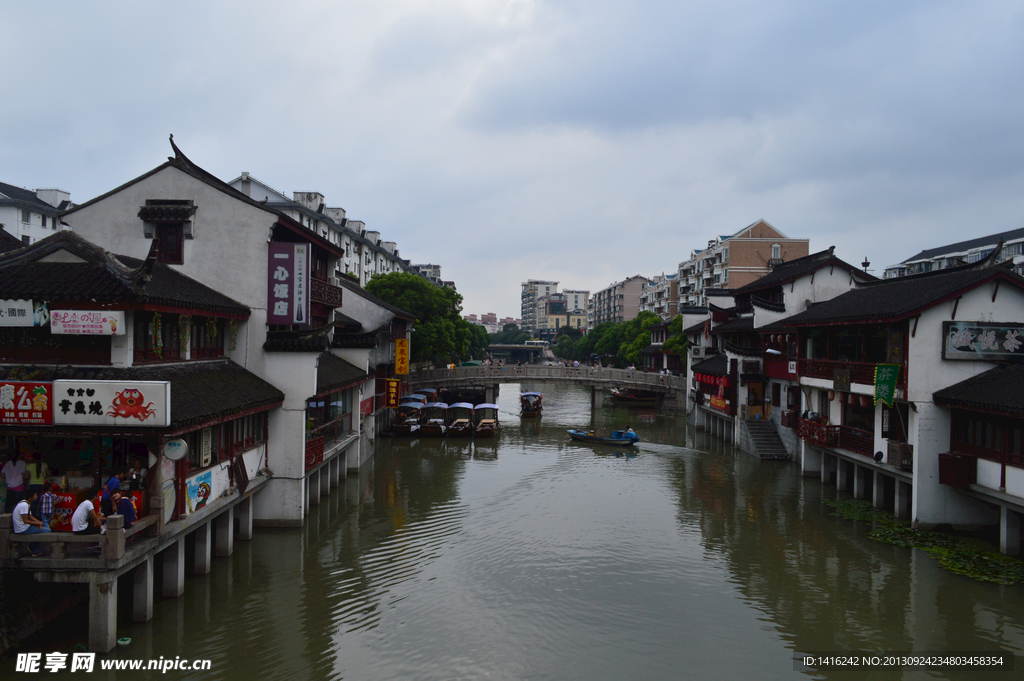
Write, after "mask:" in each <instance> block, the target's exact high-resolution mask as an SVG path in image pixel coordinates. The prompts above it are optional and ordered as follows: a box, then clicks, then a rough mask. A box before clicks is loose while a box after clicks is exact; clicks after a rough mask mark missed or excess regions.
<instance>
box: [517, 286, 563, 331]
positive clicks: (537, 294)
mask: <svg viewBox="0 0 1024 681" xmlns="http://www.w3.org/2000/svg"><path fill="white" fill-rule="evenodd" d="M521 286H522V289H523V291H522V307H521V310H522V318H523V321H522V325H521V327H520V328H522V329H523V330H524V331H529V332H530V333H533V334H536V333H537V302H538V301H539V300H540V299H541V298H543V297H544V296H549V295H551V294H552V293H558V282H557V281H545V280H542V279H528V280H527V281H524V282H523V283H522V284H521Z"/></svg>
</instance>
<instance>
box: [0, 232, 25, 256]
mask: <svg viewBox="0 0 1024 681" xmlns="http://www.w3.org/2000/svg"><path fill="white" fill-rule="evenodd" d="M24 247H25V244H24V243H22V241H21V239H19V238H18V237H16V236H14V235H13V234H8V233H7V230H5V229H0V253H6V252H7V251H15V250H17V249H19V248H24Z"/></svg>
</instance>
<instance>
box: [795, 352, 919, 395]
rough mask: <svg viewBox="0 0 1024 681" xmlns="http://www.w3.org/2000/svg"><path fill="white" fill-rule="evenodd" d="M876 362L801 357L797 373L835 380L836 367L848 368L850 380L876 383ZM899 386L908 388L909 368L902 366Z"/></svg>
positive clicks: (866, 383)
mask: <svg viewBox="0 0 1024 681" xmlns="http://www.w3.org/2000/svg"><path fill="white" fill-rule="evenodd" d="M876 366H878V364H876V363H875V362H846V361H842V360H836V359H801V360H799V361H798V363H797V373H798V374H800V375H801V376H807V377H809V378H824V379H826V380H829V381H831V380H834V379H835V373H836V369H848V370H849V371H850V380H851V381H852V382H854V383H860V384H863V385H874V384H875V367H876ZM897 386H898V387H900V388H904V389H906V387H907V369H906V367H905V366H901V367H900V377H899V382H898V383H897Z"/></svg>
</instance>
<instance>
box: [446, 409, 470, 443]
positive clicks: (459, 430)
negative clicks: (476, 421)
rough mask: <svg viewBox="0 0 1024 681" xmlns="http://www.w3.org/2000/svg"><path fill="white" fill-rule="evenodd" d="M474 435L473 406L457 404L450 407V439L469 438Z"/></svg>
mask: <svg viewBox="0 0 1024 681" xmlns="http://www.w3.org/2000/svg"><path fill="white" fill-rule="evenodd" d="M472 434H473V405H472V404H470V403H469V402H456V403H455V404H453V405H451V406H450V407H448V437H469V436H471V435H472Z"/></svg>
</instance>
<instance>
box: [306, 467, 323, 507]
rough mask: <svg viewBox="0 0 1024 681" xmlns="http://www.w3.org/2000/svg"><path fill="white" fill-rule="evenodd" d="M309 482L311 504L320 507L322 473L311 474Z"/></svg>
mask: <svg viewBox="0 0 1024 681" xmlns="http://www.w3.org/2000/svg"><path fill="white" fill-rule="evenodd" d="M321 470H323V469H321ZM307 480H308V484H309V503H310V504H313V505H314V506H315V505H318V504H319V503H320V471H317V472H315V473H311V474H310V476H309V477H308V478H307Z"/></svg>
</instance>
